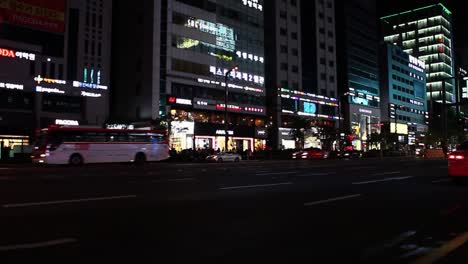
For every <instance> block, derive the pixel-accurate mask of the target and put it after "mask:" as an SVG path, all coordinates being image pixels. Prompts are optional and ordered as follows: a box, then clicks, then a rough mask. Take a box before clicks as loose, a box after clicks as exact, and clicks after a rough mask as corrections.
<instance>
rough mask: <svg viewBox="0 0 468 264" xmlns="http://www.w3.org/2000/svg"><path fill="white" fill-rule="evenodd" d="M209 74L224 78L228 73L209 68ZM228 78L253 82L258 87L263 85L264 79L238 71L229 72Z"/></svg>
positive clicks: (224, 70)
mask: <svg viewBox="0 0 468 264" xmlns="http://www.w3.org/2000/svg"><path fill="white" fill-rule="evenodd" d="M210 72H211V73H212V74H213V75H217V76H224V75H225V74H226V73H227V72H228V70H227V69H223V68H218V67H215V66H210ZM230 76H231V77H232V78H235V79H238V80H243V81H247V82H253V83H256V84H260V85H263V84H265V78H264V77H263V76H258V75H253V74H249V73H245V72H240V71H231V73H230Z"/></svg>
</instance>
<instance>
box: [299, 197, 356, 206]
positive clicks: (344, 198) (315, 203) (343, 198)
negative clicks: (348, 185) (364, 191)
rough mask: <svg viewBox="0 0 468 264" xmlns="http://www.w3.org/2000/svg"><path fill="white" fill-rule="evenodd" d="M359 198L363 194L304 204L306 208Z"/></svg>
mask: <svg viewBox="0 0 468 264" xmlns="http://www.w3.org/2000/svg"><path fill="white" fill-rule="evenodd" d="M359 196H361V194H352V195H346V196H340V197H335V198H330V199H326V200H320V201H315V202H309V203H304V206H312V205H318V204H324V203H330V202H336V201H342V200H347V199H352V198H357V197H359Z"/></svg>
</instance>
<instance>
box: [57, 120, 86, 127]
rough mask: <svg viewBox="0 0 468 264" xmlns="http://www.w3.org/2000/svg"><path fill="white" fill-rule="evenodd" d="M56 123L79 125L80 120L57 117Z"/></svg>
mask: <svg viewBox="0 0 468 264" xmlns="http://www.w3.org/2000/svg"><path fill="white" fill-rule="evenodd" d="M55 124H56V125H59V126H79V125H80V123H79V122H78V120H66V119H55Z"/></svg>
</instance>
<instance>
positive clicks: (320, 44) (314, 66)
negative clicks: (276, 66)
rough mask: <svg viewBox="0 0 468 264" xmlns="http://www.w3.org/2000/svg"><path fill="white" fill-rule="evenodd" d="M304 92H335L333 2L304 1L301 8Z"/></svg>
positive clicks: (323, 93)
mask: <svg viewBox="0 0 468 264" xmlns="http://www.w3.org/2000/svg"><path fill="white" fill-rule="evenodd" d="M301 18H302V24H303V25H304V28H303V35H304V38H302V46H303V47H307V48H304V49H303V51H302V54H303V56H302V58H303V74H302V76H303V83H304V91H306V92H309V93H314V94H320V95H324V96H329V97H332V98H334V97H336V95H337V82H338V81H337V69H336V33H335V1H334V0H314V1H304V2H303V8H302V16H301Z"/></svg>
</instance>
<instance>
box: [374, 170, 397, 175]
mask: <svg viewBox="0 0 468 264" xmlns="http://www.w3.org/2000/svg"><path fill="white" fill-rule="evenodd" d="M400 173H401V171H387V172H381V173H374V174H372V176H382V175H392V174H400Z"/></svg>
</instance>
